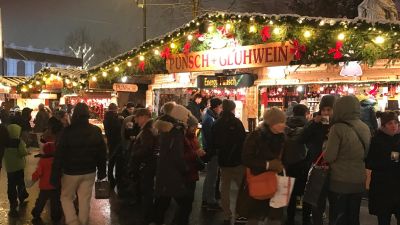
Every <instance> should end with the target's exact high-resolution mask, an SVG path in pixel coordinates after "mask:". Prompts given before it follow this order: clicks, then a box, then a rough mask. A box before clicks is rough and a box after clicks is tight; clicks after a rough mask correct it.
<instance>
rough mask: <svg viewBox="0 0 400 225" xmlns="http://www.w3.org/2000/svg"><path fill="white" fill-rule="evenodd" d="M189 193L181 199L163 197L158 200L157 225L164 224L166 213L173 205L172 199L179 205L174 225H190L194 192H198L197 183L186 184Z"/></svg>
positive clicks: (156, 202)
mask: <svg viewBox="0 0 400 225" xmlns="http://www.w3.org/2000/svg"><path fill="white" fill-rule="evenodd" d="M186 187H187V191H188V192H187V193H186V195H184V196H181V197H165V196H161V197H158V198H156V200H155V203H154V207H155V216H154V220H153V222H154V223H155V224H157V225H161V224H164V217H165V213H166V211H167V209H168V207H169V205H170V203H171V200H172V198H173V199H174V200H175V202H176V203H177V204H178V209H177V212H176V213H175V218H174V224H177V225H188V224H189V219H190V214H191V212H192V207H193V206H192V205H193V201H194V192H195V190H196V182H195V181H194V182H191V183H187V184H186Z"/></svg>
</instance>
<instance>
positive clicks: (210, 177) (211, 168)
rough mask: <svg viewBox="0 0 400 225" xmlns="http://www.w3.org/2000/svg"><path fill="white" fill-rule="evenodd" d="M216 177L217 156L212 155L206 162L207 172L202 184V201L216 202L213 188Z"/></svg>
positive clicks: (214, 188)
mask: <svg viewBox="0 0 400 225" xmlns="http://www.w3.org/2000/svg"><path fill="white" fill-rule="evenodd" d="M217 178H218V157H217V156H213V157H212V158H211V159H210V161H209V162H208V163H207V174H206V178H205V179H204V184H203V201H205V202H207V203H208V204H216V203H217V200H216V199H215V190H216V183H217Z"/></svg>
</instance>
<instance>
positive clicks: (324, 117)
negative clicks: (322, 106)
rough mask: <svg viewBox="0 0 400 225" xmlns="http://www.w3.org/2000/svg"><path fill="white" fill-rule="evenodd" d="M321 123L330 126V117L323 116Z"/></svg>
mask: <svg viewBox="0 0 400 225" xmlns="http://www.w3.org/2000/svg"><path fill="white" fill-rule="evenodd" d="M321 123H322V124H325V125H329V116H322V118H321Z"/></svg>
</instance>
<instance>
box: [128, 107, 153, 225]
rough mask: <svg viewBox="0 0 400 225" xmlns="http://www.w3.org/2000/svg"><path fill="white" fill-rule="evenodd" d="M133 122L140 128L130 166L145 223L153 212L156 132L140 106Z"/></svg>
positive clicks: (148, 221) (149, 220)
mask: <svg viewBox="0 0 400 225" xmlns="http://www.w3.org/2000/svg"><path fill="white" fill-rule="evenodd" d="M135 122H136V123H137V124H138V125H139V127H140V128H141V130H140V133H139V134H138V135H137V137H136V139H135V141H134V142H133V144H132V147H131V148H132V149H131V152H132V159H131V162H130V164H131V166H132V167H133V168H131V170H132V173H133V174H134V175H133V179H135V182H137V184H138V187H137V190H138V193H136V194H137V196H138V202H141V203H142V208H143V210H144V219H145V223H146V224H149V223H150V222H151V215H152V213H153V210H152V206H153V195H154V177H155V173H156V168H157V154H158V153H159V144H158V134H157V130H155V128H154V127H153V120H152V119H151V113H150V111H149V110H147V109H144V108H141V109H137V111H136V113H135Z"/></svg>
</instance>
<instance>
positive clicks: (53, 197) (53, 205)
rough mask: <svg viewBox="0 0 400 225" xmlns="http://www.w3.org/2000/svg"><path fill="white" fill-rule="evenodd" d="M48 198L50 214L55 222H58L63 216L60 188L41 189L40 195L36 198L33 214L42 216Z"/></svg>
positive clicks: (36, 216)
mask: <svg viewBox="0 0 400 225" xmlns="http://www.w3.org/2000/svg"><path fill="white" fill-rule="evenodd" d="M47 200H50V214H51V220H52V221H53V222H58V221H60V219H61V216H62V208H61V201H60V190H58V189H56V190H40V192H39V197H38V198H37V199H36V203H35V207H34V208H33V210H32V216H33V217H35V218H38V217H40V214H42V211H43V209H44V207H45V206H46V203H47Z"/></svg>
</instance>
